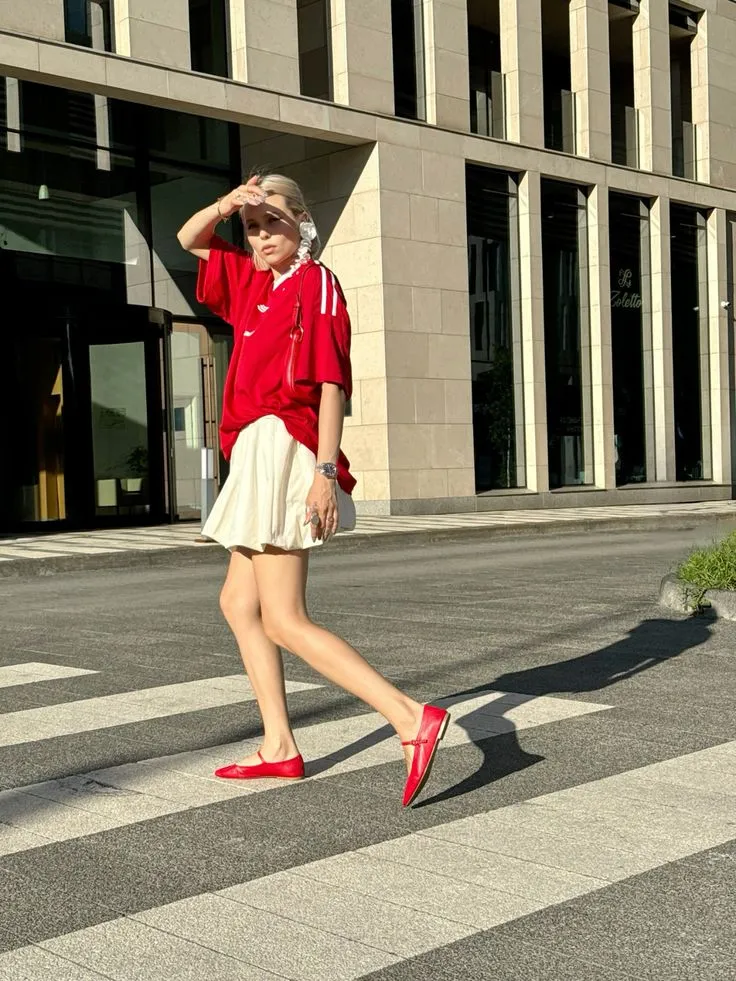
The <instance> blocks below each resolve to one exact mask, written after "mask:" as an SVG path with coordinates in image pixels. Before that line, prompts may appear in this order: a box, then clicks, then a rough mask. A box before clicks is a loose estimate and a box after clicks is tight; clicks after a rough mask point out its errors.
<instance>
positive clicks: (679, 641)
mask: <svg viewBox="0 0 736 981" xmlns="http://www.w3.org/2000/svg"><path fill="white" fill-rule="evenodd" d="M710 632H711V628H710V626H709V624H708V622H707V621H706V620H704V619H702V618H693V619H690V620H664V619H657V618H653V619H649V620H643V621H642V622H641V623H639V624H638V625H637V626H636V627H634V628H633V629H632V630H630V631H629V632H628V634H627V635H626V637H624V638H622V639H621V640H618V641H615V642H614V643H613V644H608V645H607V646H606V647H602V648H600V649H598V650H595V651H591V652H589V653H587V654H582V655H581V656H580V657H574V658H569V659H567V660H564V661H556V662H554V663H552V664H541V665H538V666H536V667H533V668H527V669H525V670H523V671H512V672H507V673H505V674H502V675H499V676H498V677H496V678H495V679H494V680H493V681H490V682H488V683H486V684H482V685H477V686H476V687H473V688H467V689H465V690H463V691H459V692H456V693H454V694H452V695H448V696H444V697H441V698H438V699H435V700H433V701H434V704H437V705H442V706H443V707H445V708H448V709H450V710H452V709H453V708H457V707H461V706H462V705H463V704H464V703H466V702H469V701H472V700H474V699H477V698H478V697H480V696H483V695H490V694H492V693H499V697H498V698H496V699H495V700H494V702H493V716H492V718H493V724H492V726H491V729H492V731H489V712H488V706H487V704H483V705H482V706H480V708H478V709H472V710H471V711H469V712H467V713H465V714H464V715H460V714H459V713H458V712H454V713H453V721H454V722H455V724H456V725H458V726H460V728H462V729H464V730H465V732H466V733H467V736H468V742H470V743H473V744H475V745H476V746H478V748H479V749H480V750H481V752H482V754H483V759H482V761H481V763H480V766H479V767H478V768H477V769H476V770H475V771H474V772H473V773H472V774H469V775H468V776H465V777H463V779H462V780H460V781H459V782H458V783H456V784H454V785H453V786H452V787H448V788H447V789H446V790H444V791H442V792H441V793H439V794H435V795H434V796H433V797H429V798H427V799H426V800H424V801H422V802H420V803H419V804H417V805H415V806H416V807H427V806H428V805H430V804H438V803H440V802H441V801H445V800H451V799H452V798H455V797H461V796H462V795H464V794H467V793H470V792H471V791H473V790H478V789H480V788H481V787H484V786H486V785H487V784H490V783H494V782H495V781H497V780H500V779H502V778H503V777H505V776H508V775H509V774H511V773H516V772H518V771H520V770H523V769H526V768H527V767H530V766H533V765H534V764H535V763H539V762H541V760H542V759H543V758H544V757H541V756H537V755H534V754H531V753H527V752H525V750H524V749H523V748H522V747H521V746H520V744H519V741H518V733H517V730H516V726H515V725H514V723H513V721H512V720H511V719H509V718H505V715H506V713H507V712H509V711H510V710H511V709H512V708H518V707H519V706H521V705H523V704H525V703H527V702H531V701H533V700H534V699H535V698H536V697H538V696H540V695H565V694H581V693H583V692H593V691H601V690H603V689H605V688H608V687H610V686H611V685H615V684H618V683H619V682H620V681H624V680H626V679H628V678H633V677H634V676H636V675H637V674H641V673H642V672H644V671H649V670H651V669H652V668H655V667H657V666H658V665H662V664H664V663H665V662H667V661H669V660H672V659H673V658H675V657H679V656H680V655H681V654H683V653H685V651H688V650H692V649H693V648H695V647H698V646H699V645H701V644H704V643H705V642H706V641H707V640H708V637H709V636H710ZM393 736H394V732H393V729H392V728H391V727H390V726H381V727H380V728H379V729H376V730H375V731H374V732H371V733H368V734H366V735H365V736H362V737H361V738H360V739H357V740H355V741H354V742H352V743H349V744H347V745H346V746H343V747H342V749H341V750H340V751H339V752H338V753H335V754H332V755H330V756H329V757H324V758H322V759H317V760H313V761H312V762H311V764H310V765H309V766H308V774H309V776H316V775H317V774H318V773H322V772H324V771H326V770H329V769H331V768H332V767H333V766H334V765H335V764H337V763H339V762H342V761H344V760H347V759H350V758H351V757H353V756H355V755H357V754H358V753H361V752H363V751H365V750H367V749H370V748H371V747H374V746H377V745H378V744H380V743H382V742H384V741H385V740H387V739H390V738H392V737H393Z"/></svg>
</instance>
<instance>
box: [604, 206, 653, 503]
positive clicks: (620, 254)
mask: <svg viewBox="0 0 736 981" xmlns="http://www.w3.org/2000/svg"><path fill="white" fill-rule="evenodd" d="M648 217H649V216H648V208H647V207H646V205H645V204H644V202H643V201H641V200H640V199H639V198H633V197H628V196H627V195H624V194H611V196H610V209H609V227H610V249H611V346H612V358H613V430H614V443H615V455H616V484H617V485H620V484H632V483H640V482H642V481H645V480H646V479H647V476H648V474H647V454H646V440H645V431H646V428H647V416H648V417H649V420H648V421H649V426H650V432H651V427H652V425H653V419H652V417H651V401H652V399H651V395H652V370H651V325H650V314H649V310H650V301H649V297H650V278H649V255H648V244H649V223H648Z"/></svg>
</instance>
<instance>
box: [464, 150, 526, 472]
mask: <svg viewBox="0 0 736 981" xmlns="http://www.w3.org/2000/svg"><path fill="white" fill-rule="evenodd" d="M467 202H468V274H469V293H470V339H471V345H470V346H471V359H472V372H473V435H474V444H475V480H476V488H477V490H478V491H487V490H494V489H499V488H510V487H523V486H524V484H525V482H526V481H525V474H524V465H523V464H524V452H523V447H524V441H523V431H522V425H523V414H522V390H521V371H520V363H521V355H520V340H519V335H518V327H519V323H518V298H519V291H518V286H517V283H518V280H517V279H516V278H515V277H516V275H517V270H518V246H517V227H518V221H517V205H516V182H515V179H514V178H513V177H511V176H510V175H508V174H505V173H502V172H500V171H493V170H490V169H488V168H483V167H468V169H467Z"/></svg>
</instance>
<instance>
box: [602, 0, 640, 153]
mask: <svg viewBox="0 0 736 981" xmlns="http://www.w3.org/2000/svg"><path fill="white" fill-rule="evenodd" d="M635 16H636V12H635V11H634V10H631V9H630V8H629V7H627V6H626V4H624V5H623V6H619V5H618V4H614V3H609V5H608V18H609V20H608V42H609V50H610V61H611V159H612V160H613V162H614V163H616V164H622V165H623V166H624V167H637V166H638V164H639V129H638V115H637V111H636V108H635V106H634V18H635Z"/></svg>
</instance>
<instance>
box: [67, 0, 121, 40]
mask: <svg viewBox="0 0 736 981" xmlns="http://www.w3.org/2000/svg"><path fill="white" fill-rule="evenodd" d="M64 26H65V35H64V36H65V40H66V41H67V42H68V43H69V44H81V45H83V46H84V47H85V48H95V49H96V50H98V51H112V47H113V45H112V17H111V11H110V0H64Z"/></svg>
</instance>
